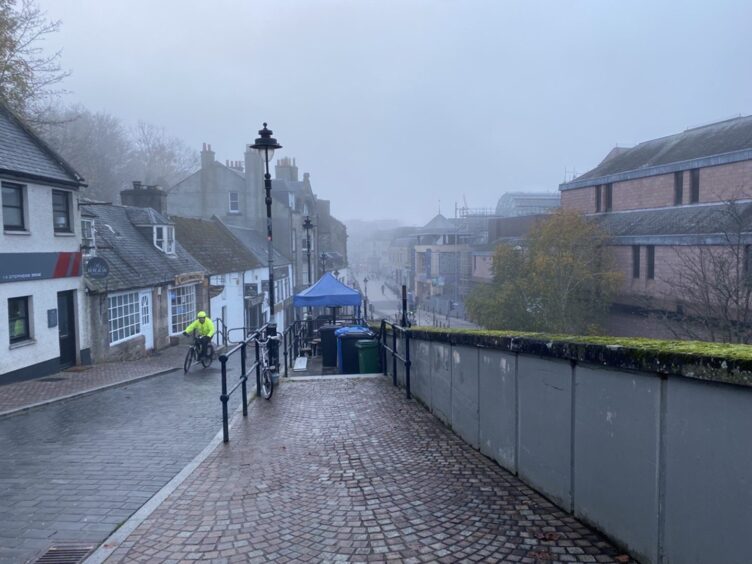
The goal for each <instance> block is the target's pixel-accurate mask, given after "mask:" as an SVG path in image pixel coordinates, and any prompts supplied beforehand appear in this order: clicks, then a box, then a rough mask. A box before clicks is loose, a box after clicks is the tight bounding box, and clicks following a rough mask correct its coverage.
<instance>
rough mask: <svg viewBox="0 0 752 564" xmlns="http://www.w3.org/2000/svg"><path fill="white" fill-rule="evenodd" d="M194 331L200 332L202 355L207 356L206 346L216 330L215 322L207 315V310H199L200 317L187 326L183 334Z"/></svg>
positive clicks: (187, 334) (186, 334)
mask: <svg viewBox="0 0 752 564" xmlns="http://www.w3.org/2000/svg"><path fill="white" fill-rule="evenodd" d="M194 331H196V332H197V333H198V335H197V337H198V338H199V339H200V340H201V356H206V346H207V345H208V344H209V341H211V338H212V337H213V336H214V333H215V330H214V323H212V320H211V319H209V318H208V317H207V316H206V312H205V311H199V312H198V317H197V318H196V320H195V321H194V322H193V323H191V324H190V325H189V326H188V327H186V328H185V331H183V335H185V336H186V337H187V336H189V335H190V334H191V333H193V332H194Z"/></svg>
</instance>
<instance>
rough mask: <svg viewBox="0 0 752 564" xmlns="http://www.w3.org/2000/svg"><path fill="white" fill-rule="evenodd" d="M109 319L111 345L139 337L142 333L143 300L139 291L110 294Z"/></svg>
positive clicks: (108, 330)
mask: <svg viewBox="0 0 752 564" xmlns="http://www.w3.org/2000/svg"><path fill="white" fill-rule="evenodd" d="M113 300H114V304H113ZM113 310H114V314H115V315H114V316H113ZM107 320H108V324H107V335H108V338H109V342H110V346H112V345H117V344H118V343H123V342H125V341H129V340H130V339H133V338H134V337H138V336H139V335H140V334H141V300H140V298H139V293H138V292H118V293H116V294H108V295H107ZM113 335H114V338H113Z"/></svg>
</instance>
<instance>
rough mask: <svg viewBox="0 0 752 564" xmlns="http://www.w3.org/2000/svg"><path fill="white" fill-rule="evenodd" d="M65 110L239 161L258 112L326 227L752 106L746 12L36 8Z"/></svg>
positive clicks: (540, 174)
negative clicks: (329, 216) (96, 113)
mask: <svg viewBox="0 0 752 564" xmlns="http://www.w3.org/2000/svg"><path fill="white" fill-rule="evenodd" d="M39 3H40V5H41V6H42V8H43V9H45V10H46V11H47V13H48V16H49V17H50V18H53V19H58V18H59V19H61V20H63V24H62V29H61V31H60V32H59V33H58V34H56V35H55V37H54V38H51V39H49V40H48V44H49V47H50V48H57V47H62V48H63V58H62V63H63V66H64V67H66V68H68V69H70V70H72V71H73V74H72V76H71V77H70V78H69V79H67V80H66V82H65V84H64V86H65V87H66V88H67V89H68V90H69V91H71V93H70V94H69V95H68V96H67V101H69V102H71V103H76V102H80V103H82V104H84V105H85V106H87V107H88V108H90V109H92V110H104V111H107V112H110V113H112V114H114V115H116V116H118V117H120V118H121V119H123V120H124V121H125V122H126V123H127V124H135V123H136V122H137V121H138V120H143V121H148V122H152V123H155V124H158V125H160V126H163V127H165V128H166V130H167V131H168V132H169V133H170V134H171V135H175V136H177V137H180V138H182V139H183V140H184V141H185V142H187V143H188V144H189V145H191V146H192V147H194V148H196V149H199V148H200V147H201V143H202V142H208V143H211V144H212V147H213V149H214V150H215V152H216V156H217V159H218V160H220V161H221V162H224V161H225V159H242V155H243V150H244V146H245V144H247V143H249V142H252V141H253V139H254V138H255V137H256V133H257V130H258V129H259V128H260V127H261V122H263V121H268V122H269V127H270V128H271V129H273V130H274V132H275V137H277V138H278V140H279V141H280V143H281V144H282V145H283V146H284V149H282V151H281V152H280V155H279V156H294V157H296V158H297V162H298V165H299V167H300V169H301V170H300V172H301V175H302V173H303V172H304V171H307V172H310V173H311V182H312V185H313V189H314V191H315V192H316V193H317V194H318V195H319V196H320V197H322V198H329V199H331V200H332V211H333V213H334V214H335V215H337V216H338V217H339V218H341V219H344V220H347V219H354V218H358V219H370V218H398V219H401V220H403V221H405V222H407V223H410V224H422V223H425V222H426V221H428V220H429V219H430V218H431V217H432V216H433V215H434V214H435V213H436V211H437V209H438V205H439V200H441V210H442V212H443V213H444V214H445V215H448V216H449V215H452V214H453V213H454V202H455V201H459V202H461V201H462V197H463V194H465V195H466V197H467V200H468V203H469V205H470V206H471V207H481V206H489V207H490V206H495V204H496V201H497V199H498V197H499V196H500V195H501V194H502V193H503V192H505V191H515V190H535V191H541V190H547V191H554V190H556V189H557V187H558V184H559V183H560V182H561V181H562V180H563V178H564V171H565V169H569V170H572V169H575V170H576V171H577V172H578V173H579V174H582V173H584V172H586V171H587V170H589V169H590V168H592V167H593V166H595V165H596V164H597V163H598V162H599V161H600V160H601V159H602V158H603V156H605V154H606V153H607V152H608V151H609V150H610V149H611V148H612V147H613V146H614V145H617V144H618V145H621V146H630V145H633V144H635V143H638V142H640V141H644V140H647V139H651V138H655V137H660V136H664V135H668V134H672V133H676V132H679V131H682V130H684V129H686V128H687V127H692V126H696V125H700V124H703V123H707V122H712V121H717V120H721V119H725V118H728V117H733V116H736V115H739V114H742V115H748V114H752V72H750V71H751V70H752V68H751V67H752V39H751V38H750V37H751V34H750V33H749V22H750V21H752V2H749V1H746V0H745V1H743V0H739V1H715V2H708V1H707V0H706V1H686V0H685V1H676V2H655V1H654V0H651V1H647V0H646V1H634V0H630V1H613V2H612V1H606V0H594V1H564V0H551V1H540V2H535V1H519V2H504V1H501V0H498V1H497V0H489V1H480V0H478V1H470V0H465V1H453V2H450V1H441V0H433V1H428V0H394V1H387V0H378V1H357V0H352V1H334V0H297V1H293V0H273V1H269V0H266V1H263V2H260V1H258V2H257V1H240V0H237V1H230V0H212V1H207V0H202V1H189V0H39Z"/></svg>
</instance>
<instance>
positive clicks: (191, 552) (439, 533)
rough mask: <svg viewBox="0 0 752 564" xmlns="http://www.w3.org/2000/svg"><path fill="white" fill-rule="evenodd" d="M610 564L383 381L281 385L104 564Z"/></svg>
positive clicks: (599, 543) (609, 556)
mask: <svg viewBox="0 0 752 564" xmlns="http://www.w3.org/2000/svg"><path fill="white" fill-rule="evenodd" d="M184 560H185V561H190V560H201V561H215V562H247V561H250V562H270V561H274V562H298V561H300V562H303V561H312V562H321V561H340V560H341V561H351V562H355V561H385V560H394V561H405V562H429V561H430V562H436V561H439V562H457V561H463V560H464V561H483V562H493V561H505V562H506V561H509V562H550V561H561V562H614V561H618V562H623V561H626V560H627V559H626V557H623V556H620V553H619V552H618V551H617V550H616V549H615V548H613V547H612V546H611V545H609V544H608V543H607V542H605V541H604V540H603V539H602V538H601V537H599V536H598V535H596V534H594V533H593V532H591V531H589V530H588V529H587V528H585V527H584V526H583V525H582V524H580V523H579V522H578V521H577V520H575V519H574V518H572V517H570V516H568V515H566V514H564V513H563V512H561V511H559V510H558V509H556V508H555V507H554V506H553V505H552V504H551V503H549V502H548V501H546V500H545V499H544V498H542V497H541V496H539V495H537V494H536V493H535V492H533V491H532V490H531V489H529V488H528V487H526V486H525V485H523V484H522V483H521V482H520V481H519V480H517V479H516V478H515V477H514V476H512V475H510V474H509V473H507V472H506V471H504V470H502V469H500V468H499V467H498V466H496V465H495V464H493V463H492V462H490V461H489V460H487V459H486V458H484V457H483V456H481V455H480V454H479V453H478V452H476V451H475V450H473V449H471V448H469V447H467V446H466V445H465V444H464V443H463V442H462V441H461V440H460V439H459V438H457V437H456V436H455V435H454V434H452V433H451V432H450V431H448V430H447V429H446V428H444V427H443V426H442V425H441V424H439V423H438V422H437V421H436V420H435V419H434V418H433V417H432V416H431V415H430V414H429V413H427V412H426V411H425V410H424V409H423V408H422V407H420V406H419V405H417V404H415V403H408V402H406V401H405V400H404V399H403V397H402V394H401V393H400V392H399V391H397V390H395V389H394V388H392V387H391V386H389V385H388V384H387V383H386V381H385V379H382V378H372V379H359V380H356V379H345V380H317V381H312V380H309V381H306V382H286V383H284V384H283V385H282V386H281V387H280V389H279V390H278V392H275V395H274V397H273V398H272V400H271V401H270V402H265V401H255V402H253V404H252V410H251V414H250V416H249V418H248V419H247V420H245V421H241V422H240V423H239V424H238V425H236V427H235V428H233V430H232V432H231V442H230V444H229V445H226V446H220V447H218V448H217V449H216V450H215V451H214V453H212V454H211V455H210V457H209V458H207V459H206V461H205V462H204V463H203V464H202V465H201V466H200V467H199V468H198V469H197V470H196V471H195V472H194V473H193V474H192V475H191V476H190V477H189V478H188V479H187V480H186V481H185V482H184V483H183V484H182V485H181V486H180V487H179V488H178V489H177V490H175V492H173V493H172V495H170V496H169V497H168V498H167V499H166V500H165V501H164V502H163V503H162V504H161V505H160V506H159V507H158V508H157V510H155V511H154V513H152V514H151V515H150V516H149V517H148V518H147V519H146V520H145V521H144V522H143V523H142V524H141V525H140V526H139V527H138V528H137V529H135V531H133V533H131V535H130V536H129V537H128V538H127V539H126V540H125V541H124V542H123V543H122V544H121V545H120V547H119V548H118V549H117V550H116V551H115V552H114V553H113V554H112V556H111V557H110V559H108V561H107V562H121V561H123V562H172V561H184Z"/></svg>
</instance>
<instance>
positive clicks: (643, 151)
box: [559, 116, 752, 335]
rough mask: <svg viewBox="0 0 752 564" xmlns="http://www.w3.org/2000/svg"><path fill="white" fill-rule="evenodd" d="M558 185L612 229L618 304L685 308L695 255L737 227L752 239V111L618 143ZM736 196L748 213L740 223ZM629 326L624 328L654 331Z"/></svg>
mask: <svg viewBox="0 0 752 564" xmlns="http://www.w3.org/2000/svg"><path fill="white" fill-rule="evenodd" d="M559 189H560V191H561V204H562V207H563V208H564V209H573V210H577V211H580V212H582V213H584V214H586V215H587V216H588V217H591V218H592V219H593V220H594V221H597V222H598V223H600V224H601V225H602V226H603V227H604V228H605V229H606V230H607V231H608V232H609V233H610V234H611V235H612V239H611V244H612V245H613V249H614V256H615V259H616V263H617V268H618V269H619V270H620V271H621V272H622V273H623V275H624V276H623V283H622V288H621V293H620V296H619V298H618V305H622V306H625V307H629V308H632V309H631V310H629V312H630V313H631V314H637V317H639V316H640V315H642V314H643V313H644V309H645V308H656V309H659V310H662V311H678V312H681V311H682V309H683V307H684V306H685V305H686V304H685V303H683V296H681V295H674V294H673V291H674V290H675V288H676V283H677V276H679V274H678V273H679V272H680V271H681V269H682V268H683V267H684V266H686V262H687V260H688V257H691V256H693V255H699V254H700V253H701V252H703V251H702V250H704V252H708V251H709V252H711V253H712V252H719V251H720V250H721V249H723V248H724V247H728V238H727V236H728V233H729V230H730V229H732V228H733V229H735V230H738V231H740V235H741V237H742V242H743V243H745V244H749V243H752V116H747V117H740V118H735V119H730V120H726V121H722V122H719V123H713V124H710V125H706V126H702V127H697V128H693V129H688V130H686V131H684V132H682V133H678V134H675V135H670V136H668V137H662V138H660V139H654V140H651V141H646V142H644V143H640V144H639V145H637V146H635V147H632V148H616V149H614V150H612V151H611V152H610V153H608V155H606V157H605V158H604V159H603V161H602V162H601V163H600V164H599V165H598V166H596V167H595V168H594V169H592V170H591V171H589V172H587V173H585V174H583V175H582V176H580V177H578V178H576V179H574V180H572V181H571V182H566V183H563V184H561V185H560V187H559ZM732 200H733V201H736V202H738V212H739V214H740V218H741V223H740V224H737V225H733V226H732V225H729V222H728V214H727V209H728V202H729V201H732ZM748 217H749V218H750V219H749V220H747V218H748ZM683 263H684V264H683ZM740 267H741V268H746V267H747V265H740ZM627 325H629V324H627ZM627 325H624V324H623V323H620V327H619V331H620V332H626V333H627V334H640V335H645V330H646V328H647V330H650V328H649V327H650V326H649V325H646V324H644V323H640V322H635V323H634V324H632V326H631V327H632V328H631V329H630V327H629V326H627ZM656 330H657V329H656Z"/></svg>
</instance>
